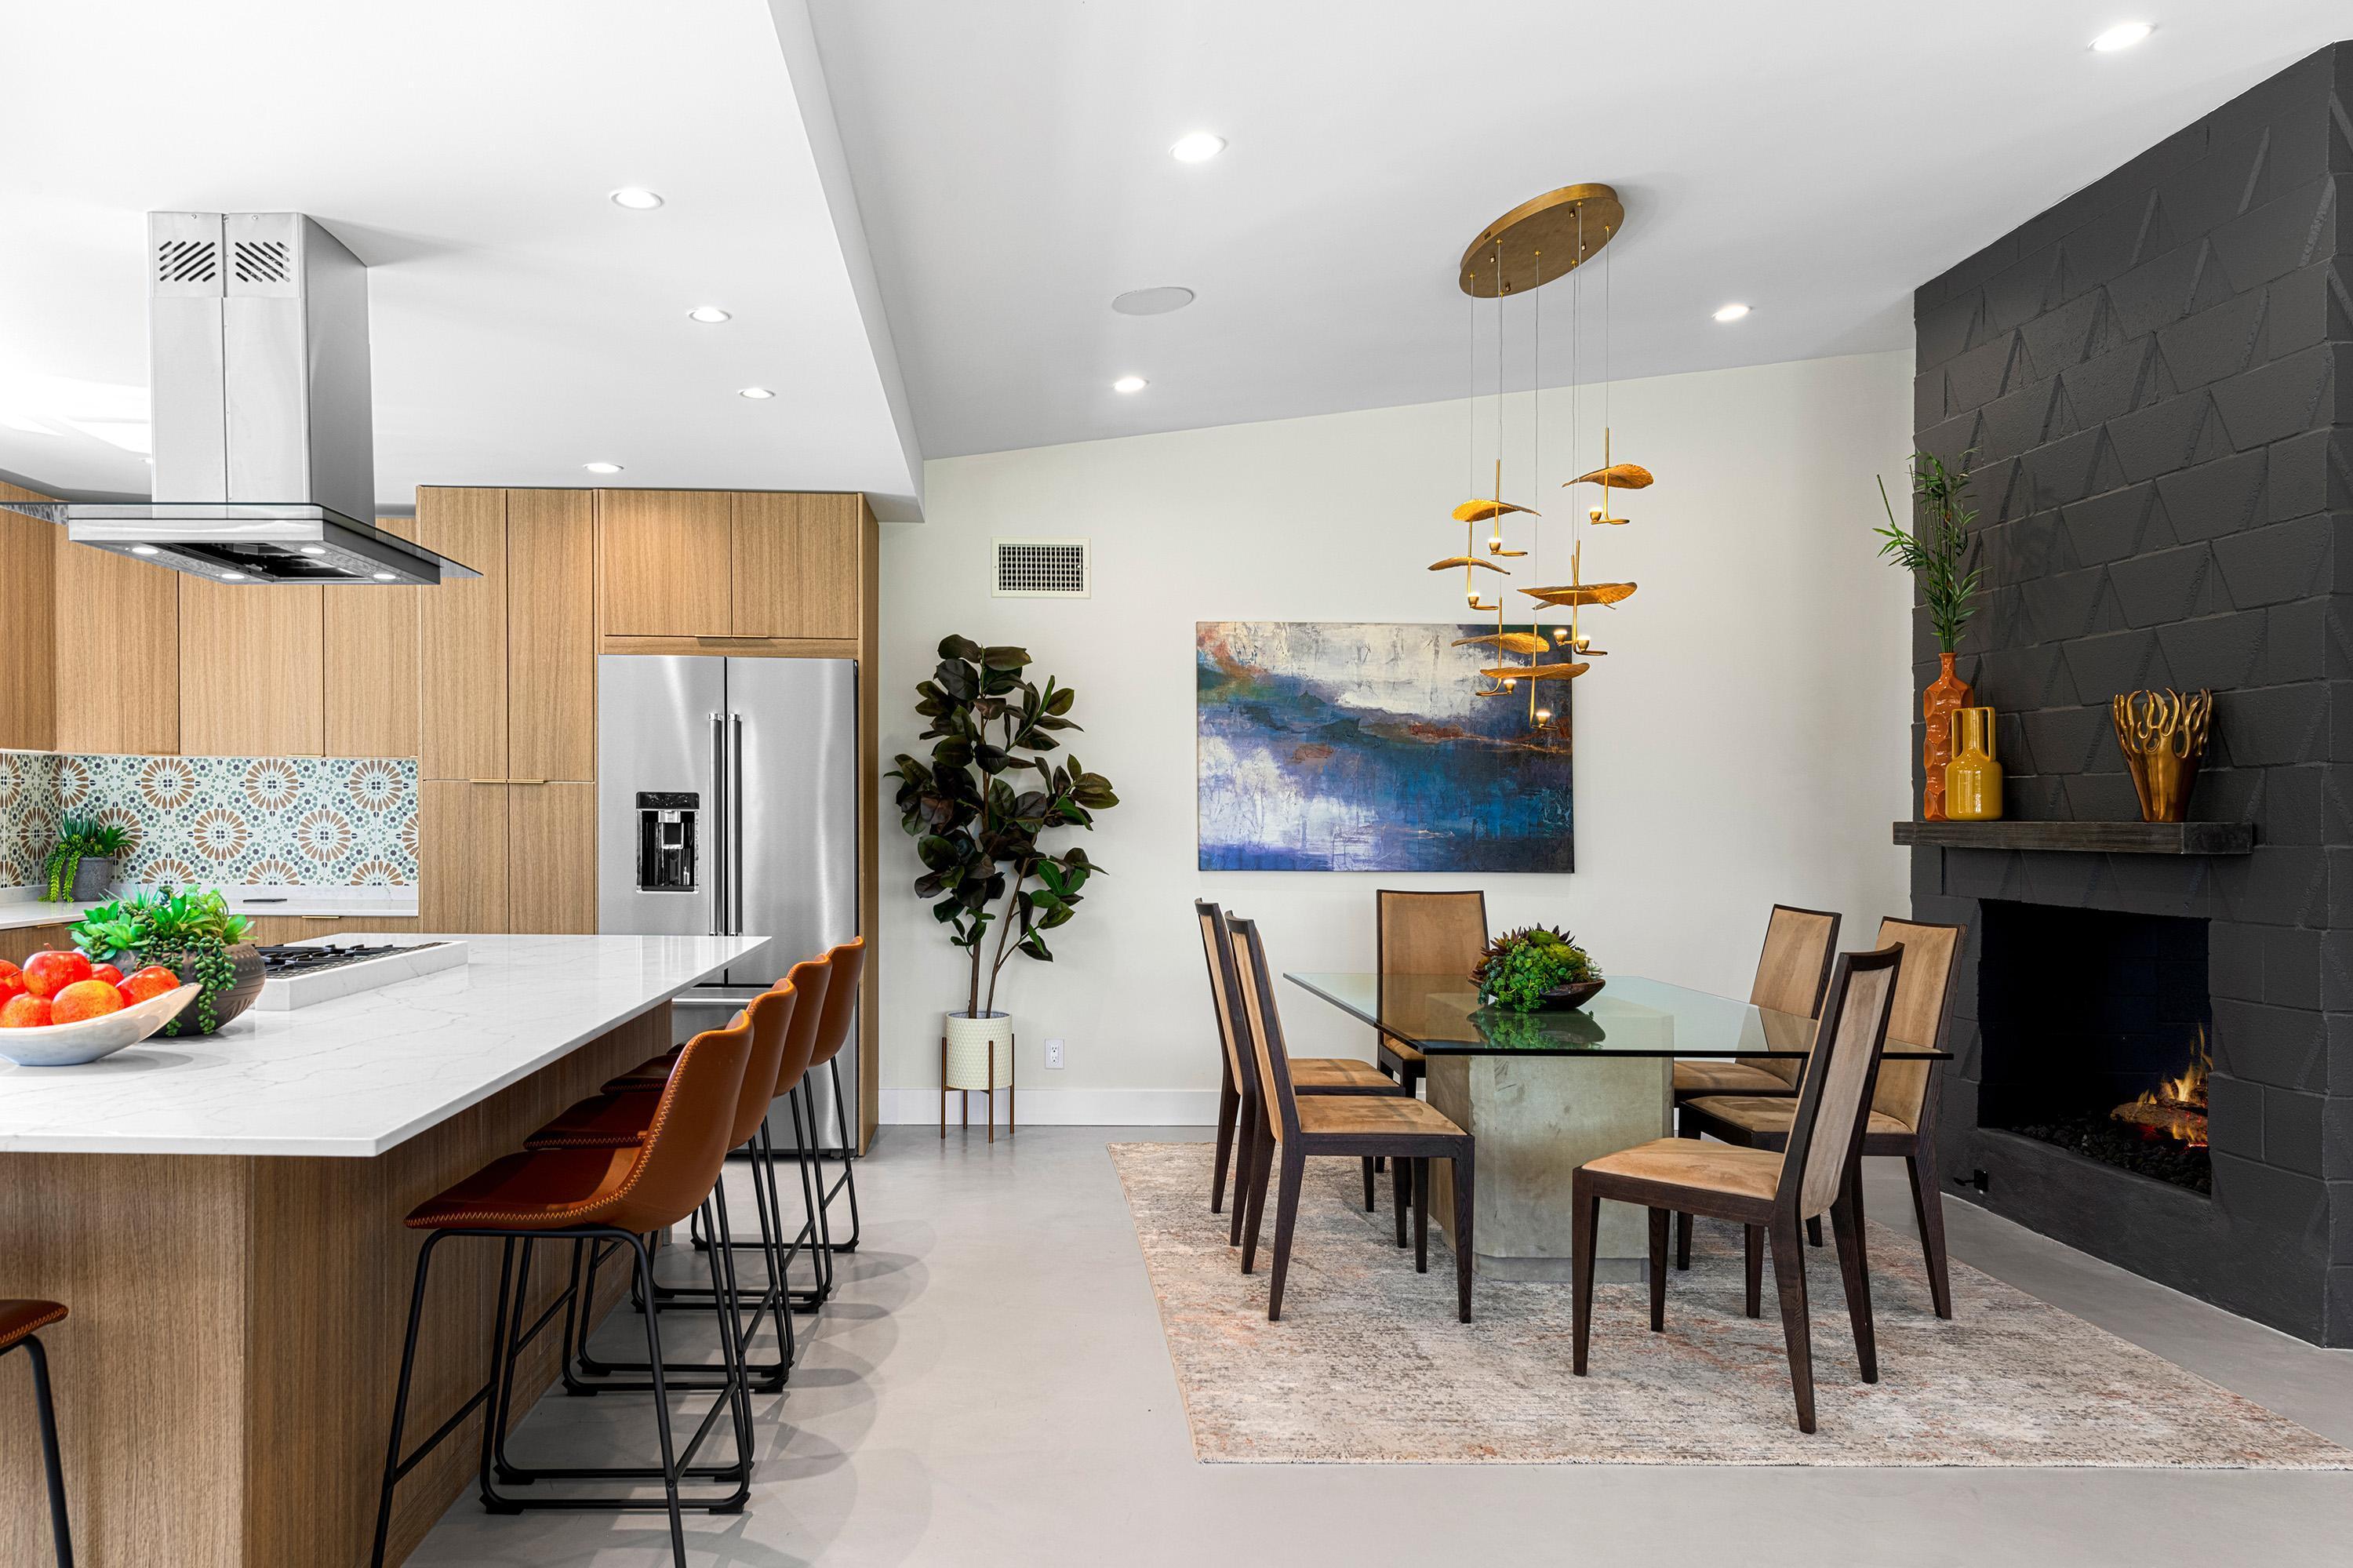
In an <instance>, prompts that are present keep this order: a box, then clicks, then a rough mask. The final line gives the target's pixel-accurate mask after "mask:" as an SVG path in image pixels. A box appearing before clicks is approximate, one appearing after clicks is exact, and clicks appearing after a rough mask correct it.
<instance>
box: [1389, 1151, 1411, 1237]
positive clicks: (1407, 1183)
mask: <svg viewBox="0 0 2353 1568" xmlns="http://www.w3.org/2000/svg"><path fill="white" fill-rule="evenodd" d="M1389 1202H1390V1204H1391V1206H1393V1207H1394V1208H1395V1209H1396V1210H1397V1244H1398V1245H1399V1246H1403V1245H1405V1219H1406V1211H1408V1210H1409V1209H1411V1208H1412V1207H1413V1161H1411V1160H1390V1161H1389Z"/></svg>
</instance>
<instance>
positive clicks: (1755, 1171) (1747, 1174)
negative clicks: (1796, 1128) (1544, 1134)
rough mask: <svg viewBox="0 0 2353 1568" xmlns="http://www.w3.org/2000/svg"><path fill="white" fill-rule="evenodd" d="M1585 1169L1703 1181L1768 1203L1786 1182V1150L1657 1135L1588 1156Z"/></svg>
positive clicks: (1708, 1188)
mask: <svg viewBox="0 0 2353 1568" xmlns="http://www.w3.org/2000/svg"><path fill="white" fill-rule="evenodd" d="M1585 1169H1587V1170H1588V1171H1596V1172H1599V1174H1601V1175H1605V1176H1624V1177H1628V1178H1630V1179H1631V1180H1633V1181H1661V1182H1670V1183H1672V1184H1673V1185H1675V1186H1678V1187H1697V1188H1700V1189H1702V1190H1703V1191H1705V1192H1724V1193H1727V1194H1729V1195H1731V1196H1733V1197H1736V1198H1755V1199H1757V1200H1758V1201H1759V1202H1767V1203H1769V1202H1772V1201H1773V1193H1774V1192H1775V1190H1776V1189H1777V1188H1778V1187H1779V1186H1780V1184H1781V1156H1780V1154H1779V1153H1778V1151H1768V1150H1762V1149H1735V1148H1732V1147H1730V1146H1729V1145H1726V1144H1721V1143H1700V1142H1695V1141H1694V1140H1693V1139H1688V1138H1654V1139H1651V1141H1650V1142H1648V1143H1638V1144H1636V1145H1635V1146H1634V1147H1633V1148H1631V1149H1621V1150H1619V1151H1618V1152H1617V1153H1615V1154H1605V1155H1603V1156H1602V1157H1601V1158H1600V1159H1599V1160H1587V1161H1586V1162H1585Z"/></svg>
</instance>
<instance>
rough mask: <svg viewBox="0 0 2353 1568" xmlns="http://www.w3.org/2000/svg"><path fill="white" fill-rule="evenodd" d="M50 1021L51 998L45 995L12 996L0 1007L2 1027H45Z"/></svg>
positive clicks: (0, 1024) (0, 1027) (0, 1023)
mask: <svg viewBox="0 0 2353 1568" xmlns="http://www.w3.org/2000/svg"><path fill="white" fill-rule="evenodd" d="M48 1022H49V999H48V998H47V997H45V996H12V997H10V998H9V999H8V1004H7V1005H6V1006H5V1007H0V1029H43V1028H47V1026H48Z"/></svg>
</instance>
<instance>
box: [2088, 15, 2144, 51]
mask: <svg viewBox="0 0 2353 1568" xmlns="http://www.w3.org/2000/svg"><path fill="white" fill-rule="evenodd" d="M2155 31H2157V29H2156V28H2155V27H2152V26H2149V25H2148V24H2147V22H2118V23H2117V24H2116V26H2113V27H2110V28H2109V29H2108V30H2107V31H2106V32H2105V33H2102V34H2101V35H2100V36H2099V37H2096V38H2094V39H2093V40H2092V48H2095V49H2097V50H2099V52H2100V53H2102V54H2104V55H2112V54H2115V53H2116V51H2117V50H2118V49H2128V48H2132V47H2133V46H2134V45H2135V44H2137V43H2139V42H2140V41H2141V40H2142V39H2144V38H2146V37H2148V36H2149V35H2150V34H2151V33H2153V32H2155Z"/></svg>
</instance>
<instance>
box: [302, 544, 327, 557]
mask: <svg viewBox="0 0 2353 1568" xmlns="http://www.w3.org/2000/svg"><path fill="white" fill-rule="evenodd" d="M302 553H303V554H304V555H306V556H323V555H325V554H326V553H327V546H324V545H305V546H302Z"/></svg>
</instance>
